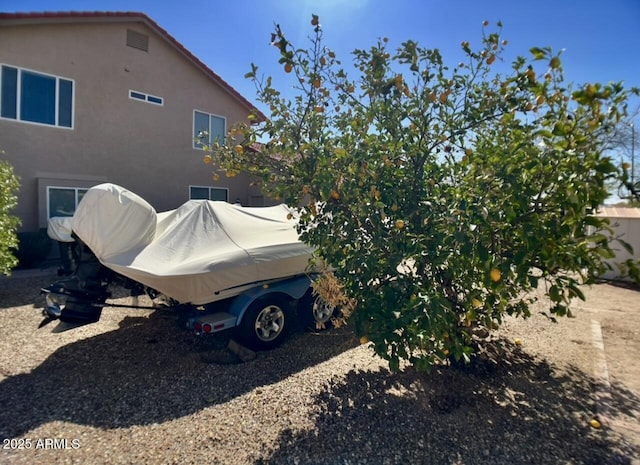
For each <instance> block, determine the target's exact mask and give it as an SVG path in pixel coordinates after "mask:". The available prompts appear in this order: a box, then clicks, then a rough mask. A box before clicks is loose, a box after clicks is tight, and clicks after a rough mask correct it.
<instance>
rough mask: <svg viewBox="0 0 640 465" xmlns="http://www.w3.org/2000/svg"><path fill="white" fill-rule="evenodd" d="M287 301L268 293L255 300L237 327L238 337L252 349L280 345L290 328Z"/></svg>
mask: <svg viewBox="0 0 640 465" xmlns="http://www.w3.org/2000/svg"><path fill="white" fill-rule="evenodd" d="M286 308H287V302H286V300H285V299H283V298H282V297H280V296H276V295H274V296H270V295H266V296H263V297H260V298H259V299H257V300H255V301H254V302H253V303H251V305H249V308H247V311H246V312H245V313H244V316H243V317H242V320H241V322H240V325H239V326H238V327H237V328H236V335H235V336H236V338H237V339H238V341H240V342H241V343H242V344H243V345H244V346H245V347H248V348H249V349H252V350H270V349H273V348H275V347H277V346H279V345H280V344H281V343H282V341H283V340H284V337H285V335H286V332H287V330H288V326H289V324H288V323H289V322H288V315H287V311H286Z"/></svg>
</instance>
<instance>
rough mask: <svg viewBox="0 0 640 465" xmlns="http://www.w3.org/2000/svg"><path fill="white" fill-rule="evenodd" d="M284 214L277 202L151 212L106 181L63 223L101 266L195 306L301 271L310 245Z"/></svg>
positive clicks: (196, 204)
mask: <svg viewBox="0 0 640 465" xmlns="http://www.w3.org/2000/svg"><path fill="white" fill-rule="evenodd" d="M291 213H292V212H291V210H290V209H289V208H288V207H287V206H285V205H277V206H273V207H251V208H250V207H241V206H238V205H231V204H229V203H227V202H219V201H208V200H190V201H188V202H186V203H185V204H183V205H182V206H181V207H179V208H177V209H175V210H172V211H167V212H162V213H157V212H156V211H155V209H154V208H153V207H152V206H151V205H150V204H149V203H148V202H146V201H145V200H144V199H142V198H141V197H140V196H138V195H136V194H134V193H133V192H130V191H128V190H126V189H124V188H123V187H120V186H117V185H114V184H109V183H106V184H100V185H98V186H95V187H93V188H91V189H89V191H88V192H87V193H86V194H85V195H84V197H83V199H82V201H81V202H80V204H79V205H78V208H77V210H76V212H75V214H74V216H73V220H72V222H71V226H72V228H73V232H74V233H75V234H76V235H77V236H78V237H79V238H80V239H81V240H82V242H84V244H86V245H87V246H88V247H89V248H90V249H91V251H92V252H93V253H94V254H95V256H96V257H97V259H98V260H99V261H100V262H101V263H102V264H103V265H104V266H105V267H107V268H109V269H111V270H113V271H115V272H117V273H119V274H121V275H124V276H126V277H128V278H130V279H132V280H134V281H137V282H139V283H141V284H144V285H146V286H148V287H150V288H153V289H155V290H157V291H159V292H161V293H163V294H165V295H167V296H168V297H171V298H172V299H174V300H176V301H178V302H180V303H190V304H193V305H202V304H205V303H209V302H213V301H216V300H220V299H222V298H225V297H229V296H232V295H237V294H239V293H240V292H241V291H242V290H243V289H246V287H247V286H255V285H256V284H258V283H261V282H268V281H272V280H278V279H285V278H289V277H293V276H299V275H304V274H305V273H306V272H307V268H308V265H309V259H310V258H311V256H312V253H313V249H312V248H310V247H308V246H307V245H305V244H304V243H302V242H301V241H300V240H299V237H298V233H297V231H296V228H295V226H296V221H295V219H292V215H291ZM236 290H237V292H236Z"/></svg>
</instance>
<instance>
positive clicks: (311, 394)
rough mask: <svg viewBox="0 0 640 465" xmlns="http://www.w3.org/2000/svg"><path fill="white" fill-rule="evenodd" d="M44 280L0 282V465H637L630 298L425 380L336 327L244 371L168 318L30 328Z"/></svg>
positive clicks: (592, 300) (634, 313)
mask: <svg viewBox="0 0 640 465" xmlns="http://www.w3.org/2000/svg"><path fill="white" fill-rule="evenodd" d="M53 279H54V276H52V275H51V274H44V275H41V276H35V277H17V276H16V277H14V278H11V279H2V280H0V331H1V332H2V337H1V338H0V438H1V439H2V441H3V443H2V449H1V450H0V463H3V464H4V463H6V464H57V463H60V464H62V463H77V464H87V463H92V464H102V463H104V464H129V463H135V464H159V463H163V464H174V463H175V464H190V463H193V464H201V463H215V464H255V465H258V464H301V465H311V464H345V465H346V464H452V465H453V464H469V465H475V464H480V463H482V464H633V465H638V464H640V461H638V459H637V457H640V428H638V423H639V419H640V372H639V371H638V363H637V357H638V356H639V355H640V344H639V342H638V341H639V339H640V338H639V337H638V336H639V334H638V330H639V329H640V316H639V315H638V313H639V312H638V309H639V302H640V299H639V298H638V297H639V296H640V293H639V292H638V291H636V290H632V289H625V288H620V287H614V286H611V285H607V284H600V285H597V286H594V287H593V288H591V289H588V290H587V292H588V294H589V299H588V300H587V302H586V303H580V304H579V306H581V309H580V310H578V311H577V317H576V318H572V319H562V320H560V321H559V322H558V323H553V322H551V321H550V320H548V319H547V318H546V317H544V316H542V315H540V314H538V313H537V312H534V316H533V317H532V318H531V319H529V320H527V321H522V320H508V321H507V322H506V323H505V325H504V326H503V328H502V329H501V330H500V337H501V338H502V339H501V341H502V349H501V350H500V351H497V352H496V353H498V354H499V356H496V357H495V360H489V359H487V360H485V361H484V362H482V363H479V364H478V365H477V366H476V367H475V368H473V369H467V370H459V369H451V368H445V367H443V368H439V369H435V370H434V371H433V372H432V373H431V374H429V375H426V374H419V373H416V372H414V371H413V370H411V369H406V370H405V371H403V372H401V373H389V372H388V370H387V369H386V366H385V364H384V363H382V362H381V361H380V360H379V359H378V358H376V357H374V356H373V352H372V350H371V348H370V347H369V346H368V345H359V344H358V341H357V340H356V338H355V337H354V335H353V334H352V333H351V332H350V330H349V329H346V328H340V329H337V330H331V331H328V332H323V333H321V334H311V333H303V332H295V333H293V334H291V335H290V336H289V338H288V339H287V341H286V342H285V343H284V344H283V345H282V347H280V348H278V349H276V350H272V351H269V352H260V353H258V356H257V358H256V359H255V360H253V361H250V362H246V363H239V361H238V360H237V359H235V357H234V356H233V355H232V354H230V353H229V352H227V351H226V350H225V348H224V347H225V345H226V342H227V341H226V340H225V338H224V337H214V338H210V339H207V340H205V341H203V340H202V339H198V338H196V337H195V336H192V335H191V334H189V333H187V332H186V331H184V330H182V329H179V328H177V327H176V325H175V322H174V320H173V316H172V315H171V314H170V312H168V311H156V312H150V311H146V310H129V309H127V310H122V309H105V310H104V312H103V317H102V319H101V320H100V322H99V323H97V324H93V325H87V326H84V327H81V328H76V329H73V330H69V331H64V332H55V329H56V326H55V325H56V324H55V323H53V324H51V325H48V326H46V327H45V328H43V329H39V330H38V329H36V328H37V325H38V323H39V322H40V319H41V315H40V313H39V312H40V310H39V308H38V306H39V305H40V302H41V301H42V299H41V297H40V296H39V295H38V290H39V288H40V287H41V286H44V285H46V284H48V283H49V282H51V281H52V280H53ZM128 299H129V298H127V297H122V298H120V299H119V300H118V302H119V303H126V302H128V301H129V300H128ZM34 303H36V306H35V307H34ZM541 305H543V304H541ZM541 308H543V307H542V306H541ZM598 328H600V329H601V332H602V335H603V340H604V347H605V352H603V351H602V350H601V348H599V346H598V344H596V343H594V334H595V333H596V332H597V331H596V329H598ZM516 338H518V339H521V341H522V344H521V345H516V344H515V343H514V341H515V339H516ZM602 355H604V356H602ZM601 356H602V357H601ZM603 359H604V361H605V362H607V364H606V365H603V364H602V362H603ZM605 375H606V376H605ZM593 418H598V419H599V420H600V421H601V423H602V428H600V429H595V428H593V427H591V426H590V424H589V422H590V420H592V419H593Z"/></svg>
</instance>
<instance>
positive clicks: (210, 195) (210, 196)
mask: <svg viewBox="0 0 640 465" xmlns="http://www.w3.org/2000/svg"><path fill="white" fill-rule="evenodd" d="M189 198H190V199H191V200H222V201H224V202H228V201H229V189H224V188H220V187H203V186H190V187H189Z"/></svg>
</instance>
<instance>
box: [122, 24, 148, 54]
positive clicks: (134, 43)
mask: <svg viewBox="0 0 640 465" xmlns="http://www.w3.org/2000/svg"><path fill="white" fill-rule="evenodd" d="M127 45H128V46H129V47H133V48H137V49H138V50H144V51H145V52H148V51H149V36H147V35H145V34H141V33H139V32H136V31H132V30H131V29H127Z"/></svg>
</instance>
